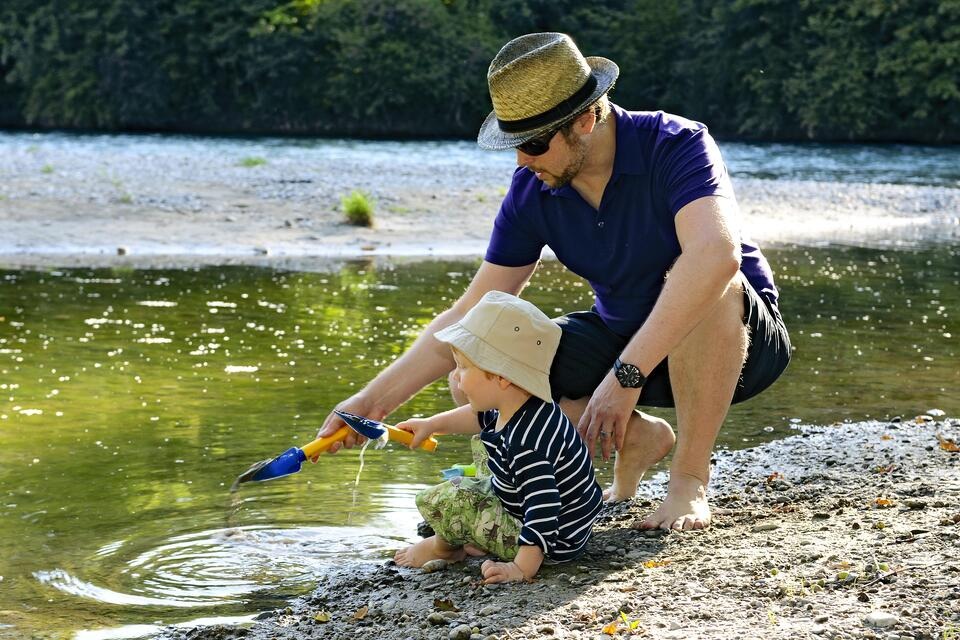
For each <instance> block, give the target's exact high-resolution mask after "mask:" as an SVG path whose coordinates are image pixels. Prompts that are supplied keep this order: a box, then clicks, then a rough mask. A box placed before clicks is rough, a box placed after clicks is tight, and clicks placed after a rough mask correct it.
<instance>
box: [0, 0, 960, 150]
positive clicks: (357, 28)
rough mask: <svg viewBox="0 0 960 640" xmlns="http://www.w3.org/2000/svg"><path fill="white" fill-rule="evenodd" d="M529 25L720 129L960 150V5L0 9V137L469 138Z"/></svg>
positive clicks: (449, 2) (644, 94)
mask: <svg viewBox="0 0 960 640" xmlns="http://www.w3.org/2000/svg"><path fill="white" fill-rule="evenodd" d="M541 30H557V31H565V32H567V33H570V34H571V35H572V36H573V37H574V39H575V40H577V42H578V44H579V45H580V47H581V48H582V49H583V51H584V52H585V53H587V54H588V55H603V56H607V57H609V58H611V59H613V60H615V61H616V62H617V63H618V64H619V65H620V68H621V77H620V80H619V82H618V84H617V87H616V89H615V91H614V94H613V97H614V100H615V101H616V102H618V103H619V104H621V105H623V106H625V107H628V108H635V109H665V110H668V111H673V112H677V113H680V114H683V115H686V116H689V117H692V118H695V119H698V120H701V121H704V122H706V123H708V124H709V125H710V126H711V128H712V129H713V130H714V131H715V132H719V133H721V134H725V135H728V136H730V135H735V136H740V137H744V138H762V139H819V140H903V141H924V142H957V141H960V133H958V132H960V0H940V1H936V0H910V1H905V0H849V1H847V2H841V3H837V2H828V1H827V0H719V1H708V0H676V1H675V2H654V1H653V0H605V1H603V2H601V1H598V0H577V1H576V2H573V1H571V0H552V1H550V2H547V1H546V0H291V1H289V2H286V3H283V2H282V1H281V0H247V1H246V2H243V3H229V2H227V3H223V2H212V1H211V0H153V1H152V2H143V3H141V2H129V1H126V0H2V2H0V126H8V127H10V126H21V127H22V126H29V127H65V128H89V129H129V130H179V131H206V132H272V133H310V134H321V135H351V136H392V137H403V136H463V137H470V136H472V135H474V134H475V132H476V130H477V128H478V126H479V124H480V122H481V121H482V120H483V118H484V116H485V115H486V114H487V113H488V111H489V108H490V102H489V98H488V97H487V93H486V69H487V64H488V63H489V61H490V59H491V58H492V57H493V55H494V54H495V53H496V52H497V50H498V49H499V47H500V46H502V44H503V43H504V42H506V41H507V40H508V39H510V38H511V37H513V36H516V35H519V34H522V33H527V32H531V31H541Z"/></svg>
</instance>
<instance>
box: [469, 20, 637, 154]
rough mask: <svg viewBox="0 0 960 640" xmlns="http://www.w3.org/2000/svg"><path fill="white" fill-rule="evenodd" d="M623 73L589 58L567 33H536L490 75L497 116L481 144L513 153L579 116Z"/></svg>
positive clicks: (517, 43)
mask: <svg viewBox="0 0 960 640" xmlns="http://www.w3.org/2000/svg"><path fill="white" fill-rule="evenodd" d="M619 74H620V68H619V67H617V65H616V64H615V63H614V62H613V61H611V60H607V59H606V58H601V57H598V56H591V57H588V58H584V57H583V54H582V53H580V50H579V49H577V45H576V44H574V42H573V40H572V39H571V38H570V36H568V35H567V34H565V33H531V34H528V35H525V36H520V37H519V38H516V39H514V40H511V41H510V42H508V43H507V44H506V45H504V47H503V48H502V49H500V53H498V54H497V55H496V57H494V59H493V62H491V63H490V69H489V70H488V71H487V84H488V85H489V87H490V99H491V101H492V102H493V111H492V112H491V113H490V115H489V116H487V119H486V120H485V121H484V123H483V125H482V126H481V127H480V133H479V134H478V135H477V143H478V144H479V145H480V146H481V147H482V148H484V149H493V150H500V149H511V148H513V147H516V146H517V145H519V144H523V143H524V142H526V141H527V140H530V139H531V138H535V137H537V136H538V135H540V134H541V133H544V132H546V131H549V130H550V129H553V128H555V127H557V126H559V125H561V124H563V123H564V122H565V121H566V120H568V119H570V118H571V117H573V116H575V115H577V114H578V113H580V112H581V111H583V110H584V109H586V108H587V107H588V106H590V104H592V103H593V102H596V101H597V100H598V99H599V98H600V96H602V95H603V94H605V93H607V92H608V91H610V89H611V88H613V84H614V82H616V81H617V76H618V75H619Z"/></svg>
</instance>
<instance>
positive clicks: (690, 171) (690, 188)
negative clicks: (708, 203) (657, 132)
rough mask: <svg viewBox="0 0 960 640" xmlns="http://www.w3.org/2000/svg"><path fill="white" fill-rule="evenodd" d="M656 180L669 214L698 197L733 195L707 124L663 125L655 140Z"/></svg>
mask: <svg viewBox="0 0 960 640" xmlns="http://www.w3.org/2000/svg"><path fill="white" fill-rule="evenodd" d="M654 167H655V169H654V170H655V172H656V182H657V184H658V185H659V187H660V188H661V189H662V193H663V194H664V195H665V198H666V203H667V206H668V207H669V209H670V213H671V214H672V215H674V216H675V215H677V213H678V212H679V211H680V209H682V208H683V207H685V206H686V205H688V204H690V203H691V202H693V201H694V200H696V199H698V198H703V197H706V196H723V197H727V198H733V197H734V195H733V185H732V184H731V183H730V176H729V175H728V173H727V167H726V165H725V164H724V162H723V157H722V156H721V155H720V148H719V147H718V146H717V143H716V141H714V139H713V136H711V135H710V134H709V133H708V132H707V128H706V127H704V126H702V125H700V126H699V127H696V128H691V127H680V128H667V129H665V130H664V131H662V132H661V137H660V139H659V140H658V141H657V153H656V159H655V164H654Z"/></svg>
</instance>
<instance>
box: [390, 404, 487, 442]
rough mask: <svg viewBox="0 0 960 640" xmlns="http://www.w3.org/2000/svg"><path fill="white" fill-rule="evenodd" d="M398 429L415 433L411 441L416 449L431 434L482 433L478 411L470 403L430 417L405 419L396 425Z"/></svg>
mask: <svg viewBox="0 0 960 640" xmlns="http://www.w3.org/2000/svg"><path fill="white" fill-rule="evenodd" d="M396 427H397V428H398V429H403V430H404V431H409V432H410V433H412V434H413V441H412V442H411V443H410V448H411V449H416V448H417V447H418V446H420V443H421V442H423V441H424V440H426V439H427V438H429V437H430V435H431V434H434V433H436V434H443V435H449V434H453V433H480V422H479V420H477V412H476V411H474V410H473V409H472V408H471V407H470V405H469V404H465V405H463V406H462V407H457V408H456V409H451V410H450V411H444V412H443V413H438V414H437V415H435V416H430V417H429V418H411V419H410V420H404V421H403V422H400V423H398V424H397V425H396Z"/></svg>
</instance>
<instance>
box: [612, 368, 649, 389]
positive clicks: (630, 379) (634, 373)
mask: <svg viewBox="0 0 960 640" xmlns="http://www.w3.org/2000/svg"><path fill="white" fill-rule="evenodd" d="M616 376H617V380H618V381H619V382H620V386H622V387H630V388H633V389H636V388H637V387H639V386H640V385H642V384H643V376H642V375H640V369H638V368H636V367H635V366H633V365H632V364H621V365H620V367H619V368H618V369H617V371H616Z"/></svg>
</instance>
